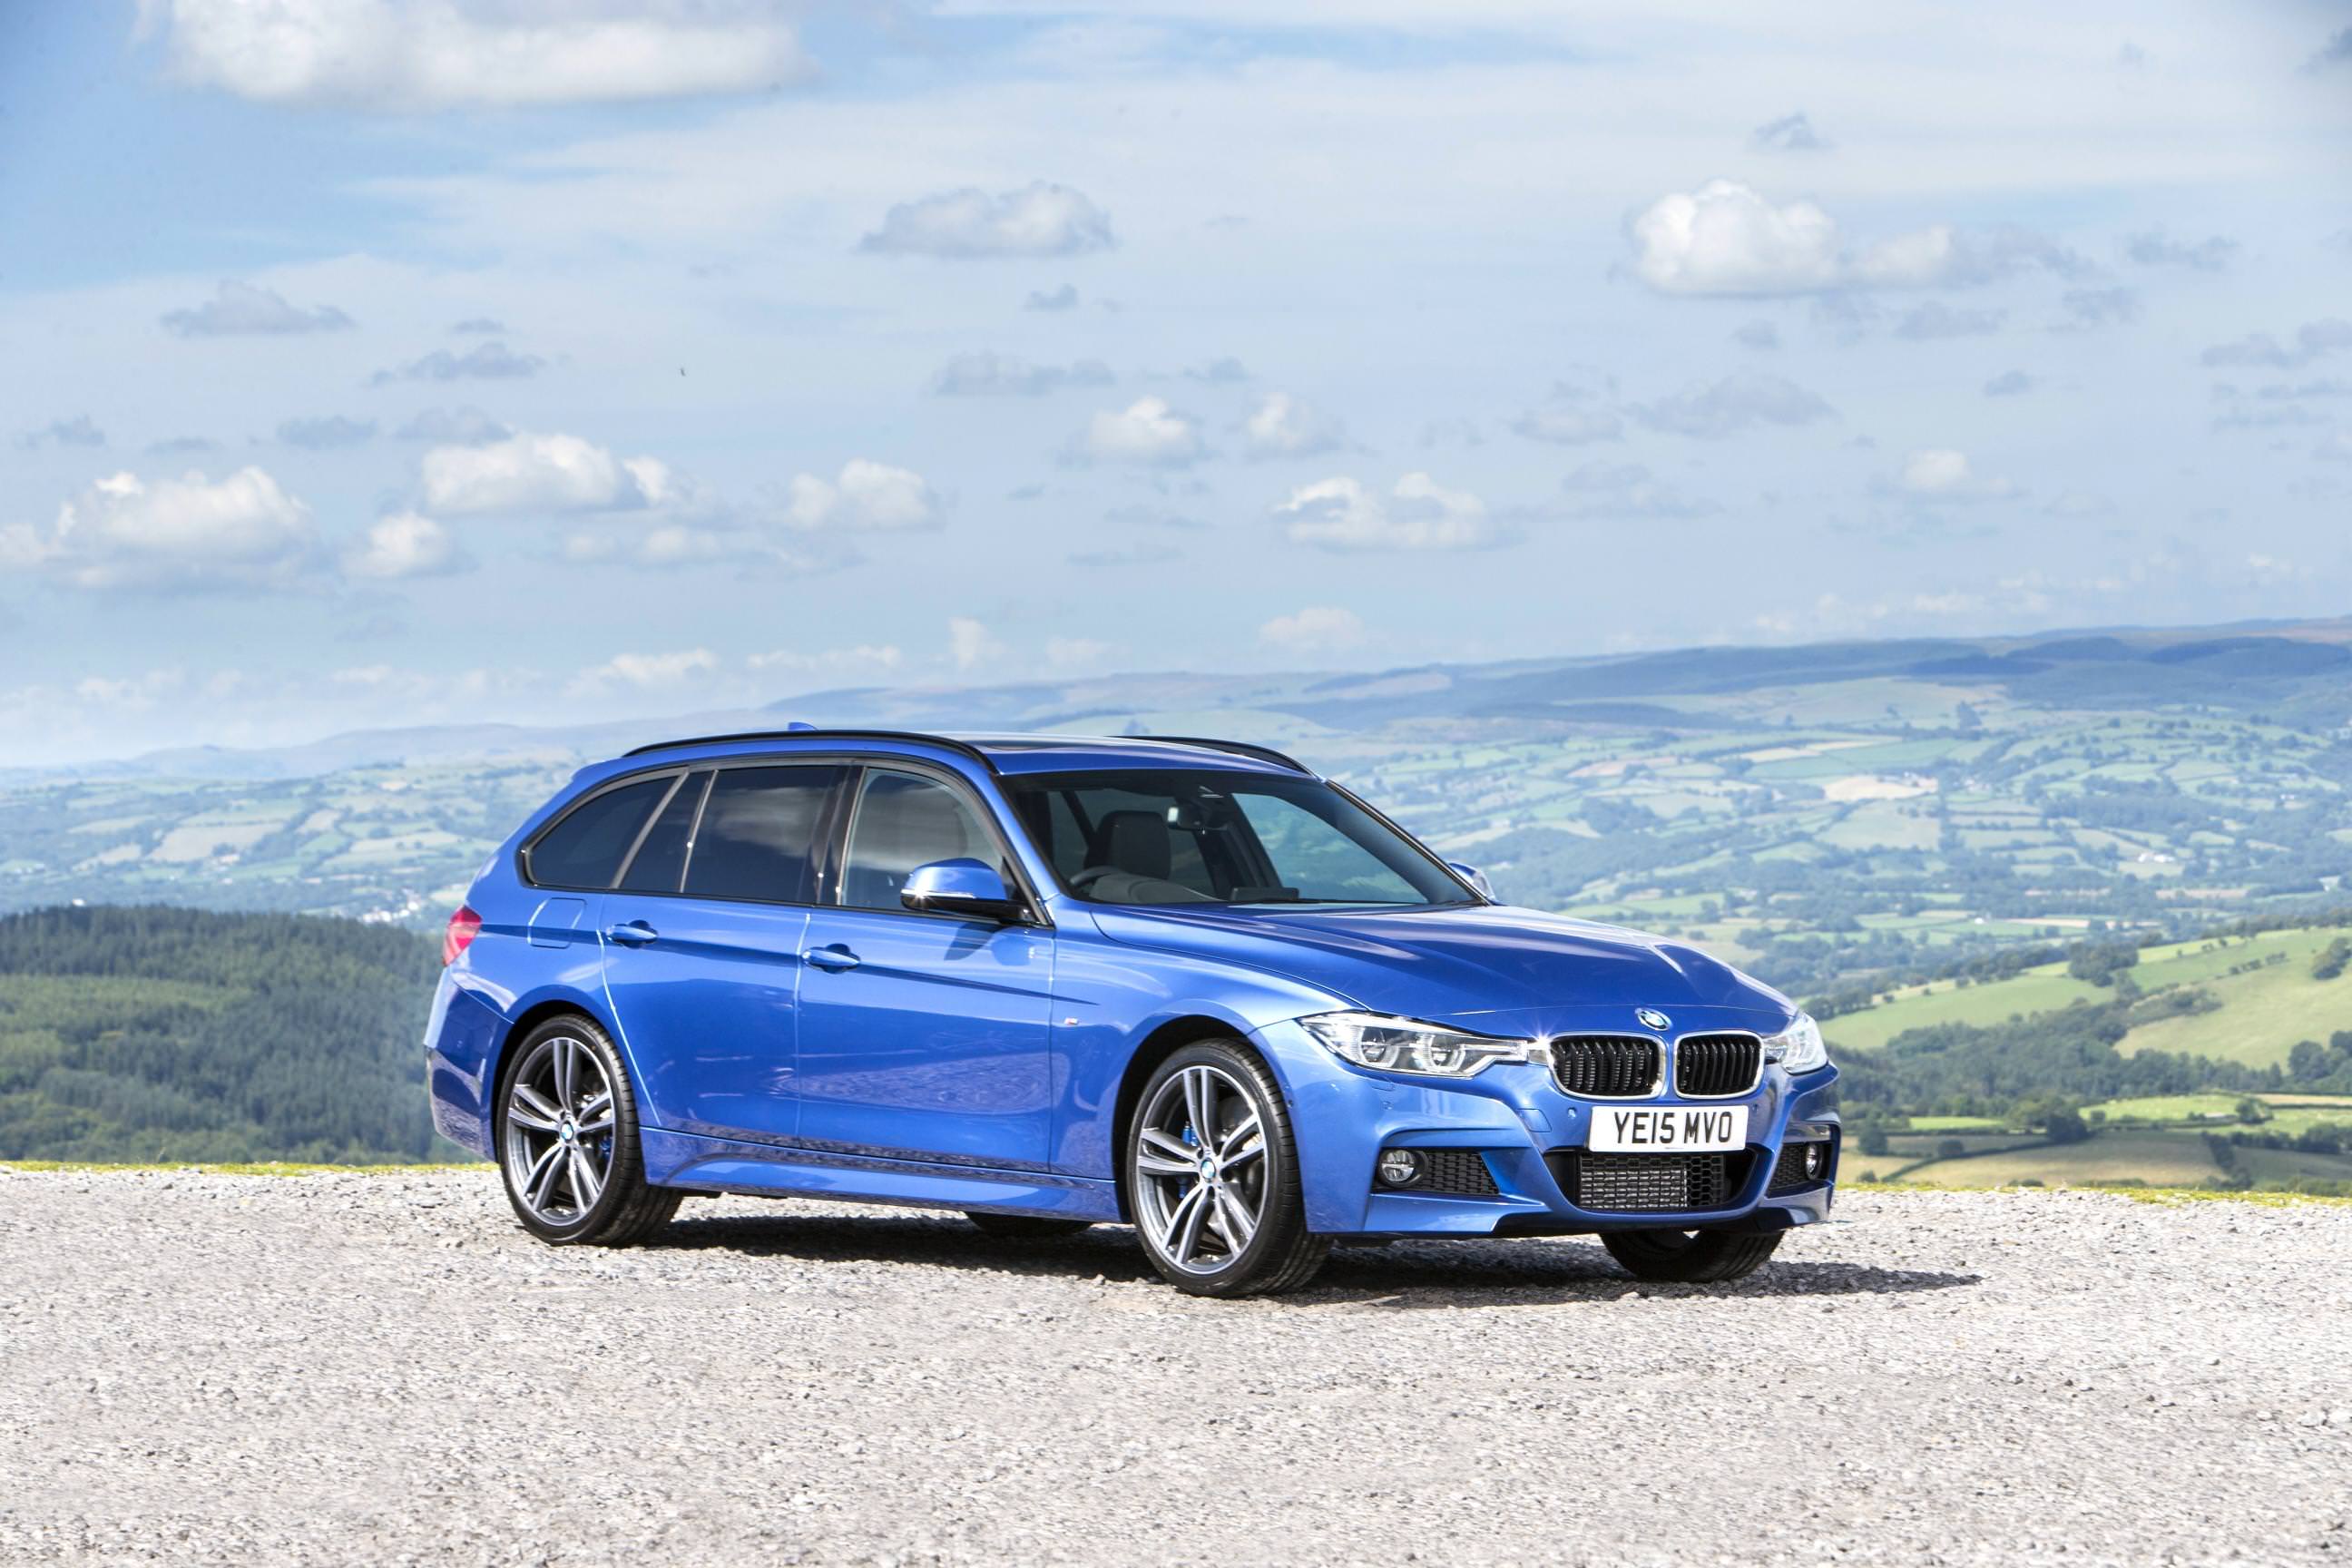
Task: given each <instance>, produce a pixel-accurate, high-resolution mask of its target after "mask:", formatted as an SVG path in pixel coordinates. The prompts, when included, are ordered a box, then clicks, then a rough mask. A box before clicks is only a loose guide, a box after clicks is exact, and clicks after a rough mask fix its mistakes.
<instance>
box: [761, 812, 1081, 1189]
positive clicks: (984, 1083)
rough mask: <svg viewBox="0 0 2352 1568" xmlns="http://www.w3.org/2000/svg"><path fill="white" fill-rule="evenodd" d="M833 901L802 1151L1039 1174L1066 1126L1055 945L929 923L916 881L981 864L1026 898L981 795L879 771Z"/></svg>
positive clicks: (809, 975)
mask: <svg viewBox="0 0 2352 1568" xmlns="http://www.w3.org/2000/svg"><path fill="white" fill-rule="evenodd" d="M844 837H845V852H844V855H843V858H842V862H841V868H840V871H839V874H838V875H831V874H829V875H828V878H827V890H828V892H829V894H830V895H831V901H828V902H825V903H823V904H820V905H819V907H818V908H817V909H816V910H814V912H813V913H812V914H811V916H810V918H809V926H808V932H807V937H806V952H807V955H808V957H807V967H806V968H804V969H803V972H802V975H801V992H800V1020H799V1023H800V1034H799V1040H800V1049H799V1062H798V1072H797V1078H798V1082H799V1087H800V1103H801V1121H800V1131H799V1134H798V1139H799V1142H802V1143H803V1144H804V1145H807V1146H808V1147H811V1148H825V1149H835V1150H840V1151H843V1152H854V1153H864V1154H877V1155H890V1156H898V1157H901V1158H912V1159H922V1160H936V1161H944V1162H950V1163H971V1164H1002V1165H1017V1166H1024V1167H1040V1168H1042V1167H1043V1166H1044V1165H1045V1163H1046V1159H1047V1140H1048V1137H1049V1134H1050V1131H1051V1121H1052V1074H1051V1068H1050V1059H1049V1057H1048V1052H1047V1037H1048V1034H1049V1029H1048V1024H1049V1022H1050V1014H1051V1000H1052V996H1051V994H1052V988H1053V979H1054V936H1053V932H1052V931H1051V930H1050V929H1049V928H1046V927H1044V926H1040V925H1000V924H997V923H995V922H993V921H980V920H968V919H964V918H962V917H960V916H957V915H952V914H918V913H915V912H914V911H912V910H908V909H905V908H904V907H902V906H901V905H900V904H899V902H898V889H900V888H901V887H903V886H904V885H905V883H906V879H907V874H908V872H909V871H912V870H913V869H914V868H916V867H918V866H920V865H924V864H927V863H929V862H930V861H933V860H949V859H954V858H959V857H963V856H970V857H971V858H975V859H979V860H982V861H985V862H986V863H987V864H989V865H992V866H997V867H999V868H1001V871H1002V874H1003V877H1004V879H1005V882H1006V885H1007V886H1008V887H1011V888H1013V889H1016V890H1018V889H1020V888H1021V887H1022V883H1021V882H1020V881H1019V880H1018V877H1019V872H1018V870H1017V868H1015V867H1014V866H1013V864H1012V856H1011V855H1010V853H1009V852H1008V850H1007V848H1006V847H1005V844H1004V841H1003V836H1002V834H1001V833H1000V832H999V831H998V829H997V828H996V826H995V824H994V822H993V819H992V817H990V816H988V814H987V812H986V809H985V807H984V806H983V805H982V804H981V802H980V801H979V799H978V798H977V797H976V796H974V795H971V792H970V791H968V790H967V789H965V788H964V787H962V786H961V784H958V783H956V782H955V781H952V780H951V779H950V778H949V777H947V776H946V775H944V774H941V773H931V772H929V771H927V770H916V769H901V768H898V767H896V766H891V767H882V766H874V767H869V768H868V769H866V773H865V774H864V777H863V779H862V781H861V782H860V784H859V785H858V787H857V790H856V800H855V802H854V805H853V806H852V809H851V811H850V813H849V817H848V826H847V828H846V832H845V836H844Z"/></svg>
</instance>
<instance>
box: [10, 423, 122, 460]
mask: <svg viewBox="0 0 2352 1568" xmlns="http://www.w3.org/2000/svg"><path fill="white" fill-rule="evenodd" d="M16 445H17V446H18V447H21V448H22V449H24V450H25V451H27V452H33V451H38V450H39V449H40V448H41V447H103V446H105V445H106V432H105V431H103V430H101V429H100V428H99V427H98V423H97V421H95V420H93V419H92V418H90V416H89V415H87V414H77V415H75V416H73V417H72V418H70V419H52V420H50V421H49V422H48V423H47V425H45V426H42V427H41V428H40V429H38V430H33V431H28V432H27V433H26V434H25V435H23V436H20V437H17V438H16Z"/></svg>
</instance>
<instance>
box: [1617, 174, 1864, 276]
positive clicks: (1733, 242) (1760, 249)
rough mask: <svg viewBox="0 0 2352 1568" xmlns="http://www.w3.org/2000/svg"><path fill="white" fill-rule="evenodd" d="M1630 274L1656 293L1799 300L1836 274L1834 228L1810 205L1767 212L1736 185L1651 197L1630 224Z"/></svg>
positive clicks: (1719, 183)
mask: <svg viewBox="0 0 2352 1568" xmlns="http://www.w3.org/2000/svg"><path fill="white" fill-rule="evenodd" d="M1633 243H1634V244H1635V246H1636V247H1638V248H1639V249H1640V251H1641V257H1640V258H1639V259H1638V260H1637V261H1636V262H1635V263H1634V268H1633V269H1634V271H1635V272H1636V273H1637V274H1638V275H1639V276H1640V277H1641V279H1642V281H1643V282H1644V283H1647V284H1648V285H1649V286H1650V287H1651V288H1653V289H1657V290H1658V291H1659V292H1660V293H1663V294H1800V293H1804V292H1807V291H1809V290H1811V289H1828V288H1831V287H1832V286H1834V285H1835V284H1836V283H1837V282H1838V281H1839V278H1840V274H1841V270H1842V268H1841V267H1840V264H1839V256H1838V232H1837V224H1836V223H1835V221H1833V220H1832V218H1831V217H1830V215H1829V214H1828V213H1826V212H1823V211H1822V209H1821V208H1820V207H1818V206H1816V205H1813V204H1812V203H1811V202H1806V201H1797V202H1790V203H1789V204H1788V205H1786V206H1778V207H1776V206H1774V205H1772V204H1771V203H1770V202H1769V201H1767V200H1765V199H1764V197H1763V196H1761V195H1759V194H1758V193H1757V192H1756V191H1755V190H1754V189H1753V188H1752V187H1750V186H1748V185H1743V184H1739V183H1738V181H1736V180H1711V181H1709V182H1708V183H1707V184H1704V185H1702V186H1700V187H1699V188H1698V189H1697V190H1696V191H1694V192H1691V193H1688V194H1684V193H1681V192H1675V193H1672V194H1670V195H1664V196H1661V197H1659V198H1658V199H1657V200H1656V201H1655V202H1653V203H1652V204H1651V205H1650V206H1649V209H1648V210H1647V211H1645V212H1643V214H1642V215H1641V216H1639V217H1637V218H1635V219H1634V220H1633Z"/></svg>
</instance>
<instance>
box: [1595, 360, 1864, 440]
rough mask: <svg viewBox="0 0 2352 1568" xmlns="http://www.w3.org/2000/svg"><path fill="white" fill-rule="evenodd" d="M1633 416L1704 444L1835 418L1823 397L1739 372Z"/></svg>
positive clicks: (1777, 379)
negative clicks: (1751, 431) (1746, 432)
mask: <svg viewBox="0 0 2352 1568" xmlns="http://www.w3.org/2000/svg"><path fill="white" fill-rule="evenodd" d="M1631 412H1632V414H1633V417H1634V418H1636V419H1638V420H1640V421H1641V422H1642V423H1643V424H1644V425H1646V426H1649V427H1650V428H1651V429H1653V430H1665V431H1671V432H1672V433H1674V434H1675V435H1677V436H1692V437H1699V438H1701V439H1703V440H1717V439H1720V438H1721V437H1726V436H1732V435H1736V434H1738V432H1740V431H1742V430H1748V429H1751V428H1753V427H1755V426H1759V425H1780V426H1801V425H1810V424H1812V423H1813V422H1814V421H1816V420H1820V419H1828V418H1832V417H1833V416H1835V414H1836V410H1834V409H1832V407H1831V406H1830V405H1828V404H1826V403H1824V402H1822V399H1821V397H1820V395H1817V394H1815V393H1812V392H1809V391H1807V390H1806V389H1805V388H1803V387H1801V386H1799V385H1798V384H1796V383H1795V382H1792V381H1790V380H1788V379H1786V378H1785V377H1782V376H1777V375H1770V374H1766V373H1765V372H1763V371H1760V370H1740V371H1734V372H1733V373H1732V374H1729V375H1727V376H1725V377H1724V378H1723V379H1722V380H1721V381H1717V382H1710V383H1706V384H1700V385H1696V386H1688V387H1685V388H1684V389H1683V390H1682V391H1680V392H1677V393H1674V394H1672V395H1669V396H1665V397H1662V398H1659V399H1658V400H1657V401H1656V402H1654V403H1637V404H1634V405H1632V408H1631Z"/></svg>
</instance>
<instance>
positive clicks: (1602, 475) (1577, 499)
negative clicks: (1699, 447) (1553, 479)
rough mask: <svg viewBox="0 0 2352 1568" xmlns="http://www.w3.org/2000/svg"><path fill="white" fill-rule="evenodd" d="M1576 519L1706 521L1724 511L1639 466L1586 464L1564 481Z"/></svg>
mask: <svg viewBox="0 0 2352 1568" xmlns="http://www.w3.org/2000/svg"><path fill="white" fill-rule="evenodd" d="M1560 489H1562V490H1564V491H1566V492H1567V494H1568V498H1569V499H1568V510H1569V513H1570V515H1571V516H1574V517H1644V518H1656V519H1660V520H1678V519H1686V518H1695V517H1706V516H1708V515H1710V514H1712V513H1714V512H1717V511H1720V510H1723V509H1722V508H1721V507H1719V506H1717V505H1716V503H1715V502H1713V501H1711V500H1699V499H1695V498H1693V497H1689V496H1685V495H1683V494H1682V493H1681V492H1679V491H1677V490H1676V489H1674V487H1672V486H1671V485H1667V484H1664V483H1663V482H1661V481H1660V480H1659V479H1657V478H1656V477H1655V476H1654V475H1653V474H1652V473H1651V472H1650V470H1649V469H1648V468H1644V467H1643V466H1642V465H1641V464H1639V463H1613V464H1612V463H1586V464H1584V465H1583V466H1582V467H1580V468H1577V469H1576V470H1575V471H1574V472H1573V473H1570V475H1569V476H1568V477H1567V478H1566V479H1562V480H1561V481H1560Z"/></svg>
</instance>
